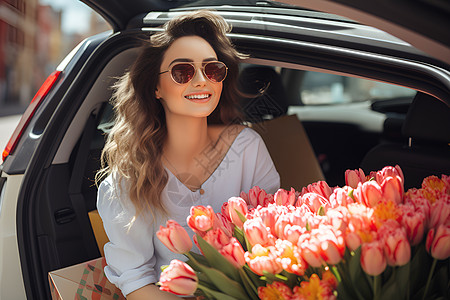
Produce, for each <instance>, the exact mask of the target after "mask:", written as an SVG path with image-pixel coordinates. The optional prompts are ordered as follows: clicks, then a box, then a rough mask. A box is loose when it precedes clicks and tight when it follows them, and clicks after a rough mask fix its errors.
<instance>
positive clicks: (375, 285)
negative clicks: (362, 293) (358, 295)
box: [373, 275, 381, 300]
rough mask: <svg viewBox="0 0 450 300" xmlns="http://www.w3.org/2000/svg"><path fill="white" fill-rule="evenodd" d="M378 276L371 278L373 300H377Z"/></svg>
mask: <svg viewBox="0 0 450 300" xmlns="http://www.w3.org/2000/svg"><path fill="white" fill-rule="evenodd" d="M380 283H381V282H380V275H377V276H373V299H374V300H375V299H378V290H379V288H380Z"/></svg>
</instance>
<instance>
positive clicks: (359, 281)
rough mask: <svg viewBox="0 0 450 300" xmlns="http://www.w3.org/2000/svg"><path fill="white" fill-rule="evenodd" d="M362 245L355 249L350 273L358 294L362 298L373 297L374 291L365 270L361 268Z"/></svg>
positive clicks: (361, 299) (350, 262)
mask: <svg viewBox="0 0 450 300" xmlns="http://www.w3.org/2000/svg"><path fill="white" fill-rule="evenodd" d="M360 259H361V247H359V248H358V249H356V250H355V251H354V255H353V256H352V257H351V258H350V260H349V263H348V265H349V270H348V272H349V274H350V279H351V282H352V286H353V289H354V291H355V294H356V296H357V297H358V299H360V300H364V299H370V298H372V291H371V288H370V285H369V283H368V282H367V279H366V276H365V275H364V274H363V273H364V271H363V270H362V269H361V262H360Z"/></svg>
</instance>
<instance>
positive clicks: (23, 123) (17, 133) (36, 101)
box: [2, 71, 61, 161]
mask: <svg viewBox="0 0 450 300" xmlns="http://www.w3.org/2000/svg"><path fill="white" fill-rule="evenodd" d="M59 74H61V71H54V72H53V73H52V74H50V75H49V76H48V77H47V79H46V80H45V81H44V83H43V84H42V86H41V88H40V89H39V90H38V92H37V93H36V95H35V96H34V97H33V100H31V103H30V105H28V107H27V109H26V111H25V112H24V113H23V115H22V118H21V119H20V122H19V125H17V127H16V129H15V130H14V133H13V134H12V136H11V138H10V139H9V142H8V144H6V148H5V150H3V154H2V159H3V161H4V160H5V159H6V157H7V156H8V155H9V154H10V153H12V151H13V150H14V148H15V147H16V145H17V142H18V141H19V139H20V137H21V136H22V133H23V132H24V130H25V128H26V127H27V125H28V123H30V120H31V118H32V117H33V115H34V113H35V112H36V110H37V108H38V107H39V105H40V104H41V103H42V100H44V98H45V96H46V95H47V94H48V92H49V91H50V90H51V88H52V87H53V85H54V84H55V82H56V80H57V79H58V77H59Z"/></svg>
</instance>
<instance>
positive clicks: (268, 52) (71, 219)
mask: <svg viewBox="0 0 450 300" xmlns="http://www.w3.org/2000/svg"><path fill="white" fill-rule="evenodd" d="M83 2H85V3H86V4H87V5H89V6H90V7H92V9H94V10H95V11H97V12H98V13H100V15H102V16H103V17H104V18H105V19H106V20H107V21H108V22H109V23H110V25H111V26H112V28H113V30H112V31H111V32H105V33H101V34H98V35H95V36H92V37H90V38H88V39H86V40H84V41H83V42H81V43H80V44H79V45H78V46H77V47H76V48H75V49H73V51H72V52H71V53H70V54H69V55H68V56H67V57H66V58H65V59H64V60H63V61H62V62H61V64H60V65H59V66H58V67H57V69H56V70H55V71H54V72H53V73H52V74H51V75H50V76H49V77H48V79H47V80H46V81H45V82H44V84H43V85H42V87H41V89H40V90H39V91H38V93H37V94H36V96H35V97H34V98H33V100H32V101H31V103H30V106H29V107H28V109H27V110H26V112H25V113H24V115H23V117H22V119H21V121H20V124H19V125H18V127H17V129H16V131H15V132H14V134H13V136H12V137H11V140H10V141H9V143H8V145H7V147H6V149H5V150H4V152H3V163H2V165H1V169H0V170H1V177H0V191H1V192H0V205H1V206H0V249H1V252H0V253H1V255H2V259H1V262H0V278H1V288H0V298H1V299H25V298H27V299H49V298H51V296H50V289H49V284H48V277H47V276H48V272H49V271H52V270H56V269H60V268H63V267H67V266H71V265H74V264H77V263H81V262H84V261H87V260H90V259H94V258H97V257H99V256H100V249H99V246H98V245H97V243H96V239H95V235H94V233H93V227H92V225H91V223H90V220H89V217H88V212H90V211H93V210H95V209H96V193H97V187H96V185H95V181H94V178H95V173H96V172H97V170H98V169H99V167H100V153H101V151H102V148H103V146H104V142H105V136H106V135H107V134H108V132H109V129H110V128H111V124H112V122H113V119H112V114H113V113H112V108H111V106H110V105H109V103H108V100H109V99H110V97H111V89H110V87H111V85H112V84H113V83H114V81H115V78H117V77H118V76H120V75H121V74H123V73H124V72H125V71H126V70H127V68H128V67H129V66H130V65H131V63H132V62H133V60H134V59H135V57H136V55H137V51H138V47H139V45H140V39H141V38H147V37H148V36H149V35H151V34H152V33H154V32H157V31H159V30H160V28H159V26H161V25H162V24H163V23H165V22H166V21H167V20H169V19H170V18H172V17H173V16H176V15H178V14H180V13H183V12H186V11H191V10H197V9H213V10H215V11H216V13H218V14H220V15H222V16H223V17H224V18H225V19H226V20H227V21H228V22H229V23H230V24H231V25H232V27H233V30H232V32H231V33H230V35H229V36H230V37H231V39H232V40H233V42H234V43H235V45H236V47H237V48H238V49H239V50H240V51H242V52H244V53H247V54H249V56H250V58H248V59H246V60H245V61H243V62H242V63H241V66H240V68H241V77H240V85H241V88H242V89H243V90H245V92H246V93H247V96H246V97H243V99H242V101H241V104H242V110H243V113H244V116H245V119H244V120H243V122H245V123H246V124H248V125H249V126H252V127H253V128H255V129H256V130H257V131H258V132H260V134H261V135H262V136H263V138H264V140H265V142H266V144H267V146H268V149H269V152H270V154H271V156H272V158H273V160H274V162H275V165H276V166H277V169H278V170H279V172H280V175H281V183H282V187H283V188H286V189H289V188H290V187H291V186H292V187H295V188H297V189H299V188H301V187H302V186H305V185H307V184H308V183H311V182H314V181H317V180H326V181H327V182H328V183H329V184H330V185H343V184H344V172H345V170H346V169H357V168H360V167H361V168H363V169H364V171H365V172H369V171H371V170H377V169H380V168H382V167H383V166H385V165H395V164H398V165H400V166H401V168H402V169H403V172H404V174H405V178H406V181H405V187H406V188H410V187H419V186H420V182H421V179H423V178H424V177H425V176H428V175H433V174H434V175H440V174H450V148H449V145H450V144H449V142H450V108H449V105H450V43H449V36H448V32H447V31H448V28H450V24H449V23H450V21H449V19H450V18H448V16H449V15H448V14H449V10H448V6H446V4H445V3H443V2H439V1H433V2H432V1H430V2H420V3H411V2H410V1H409V2H408V1H407V2H408V3H406V4H405V3H403V2H401V1H396V3H395V4H393V3H391V2H389V5H388V7H391V5H392V10H387V9H384V10H383V8H385V6H383V5H385V4H383V3H384V2H385V1H373V2H371V3H370V4H369V3H360V1H344V0H341V1H333V2H331V1H303V0H299V1H295V0H292V1H284V2H286V3H280V2H273V1H250V0H249V1H219V0H218V1H181V0H179V1H177V0H175V1H159V0H148V1H144V0H130V1H127V2H126V3H125V1H120V0H108V1H106V0H97V1H95V0H83ZM353 2H355V3H353ZM377 3H378V4H379V5H377ZM380 3H381V4H380ZM402 4H403V6H401V5H402ZM386 5H387V4H386ZM405 5H406V6H405ZM405 7H406V8H405ZM377 9H378V10H377ZM380 9H382V12H379V10H380ZM402 9H403V10H402ZM335 13H338V14H340V15H337V14H335ZM403 13H404V14H405V15H407V14H408V13H416V14H418V15H419V17H417V18H414V22H412V23H413V24H409V23H411V22H409V23H408V22H407V21H408V19H407V18H406V17H404V16H403ZM430 20H432V21H434V22H432V23H434V24H431V25H430V24H429V23H430V22H429V21H430ZM366 23H367V24H369V25H373V26H376V27H378V28H376V27H373V26H369V25H365V24H366ZM408 25H410V26H413V27H412V28H413V29H408ZM391 29H392V34H390V33H387V32H389V31H390V30H391ZM394 35H395V36H394ZM225 200H226V199H224V201H225Z"/></svg>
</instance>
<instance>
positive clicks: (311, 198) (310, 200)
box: [302, 193, 331, 213]
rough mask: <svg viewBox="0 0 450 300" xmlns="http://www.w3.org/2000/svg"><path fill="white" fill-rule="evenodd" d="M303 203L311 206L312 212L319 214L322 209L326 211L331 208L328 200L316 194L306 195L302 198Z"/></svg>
mask: <svg viewBox="0 0 450 300" xmlns="http://www.w3.org/2000/svg"><path fill="white" fill-rule="evenodd" d="M302 201H303V203H305V204H306V205H308V206H309V208H310V209H311V211H312V212H314V213H317V212H318V211H319V209H320V207H322V208H323V209H324V211H326V210H327V209H328V208H329V207H331V205H330V202H329V200H328V199H327V198H325V197H323V196H321V195H319V194H316V193H306V194H304V195H303V196H302Z"/></svg>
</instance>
